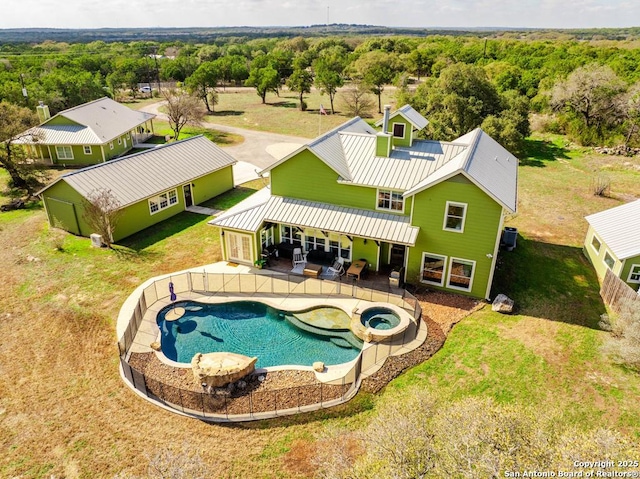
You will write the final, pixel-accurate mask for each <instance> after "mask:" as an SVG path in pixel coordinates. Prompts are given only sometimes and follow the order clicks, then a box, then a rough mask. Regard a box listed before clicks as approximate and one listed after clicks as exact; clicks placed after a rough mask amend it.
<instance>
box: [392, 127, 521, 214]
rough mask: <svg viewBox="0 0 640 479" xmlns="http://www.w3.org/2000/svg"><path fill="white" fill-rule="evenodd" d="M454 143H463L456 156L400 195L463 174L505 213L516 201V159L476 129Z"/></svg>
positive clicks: (411, 192) (417, 191)
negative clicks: (463, 146)
mask: <svg viewBox="0 0 640 479" xmlns="http://www.w3.org/2000/svg"><path fill="white" fill-rule="evenodd" d="M454 143H456V144H467V147H466V148H465V149H464V150H461V151H460V152H459V153H458V154H457V155H456V156H453V157H452V158H450V160H449V161H448V162H446V163H444V164H443V165H442V166H441V167H440V168H438V169H436V170H435V171H433V172H432V173H431V174H430V175H428V176H427V177H425V178H424V179H423V180H422V181H420V182H419V183H417V184H416V185H415V186H413V187H412V188H411V189H409V190H408V191H405V193H404V196H405V197H407V196H411V195H415V194H416V193H419V192H420V191H423V190H425V189H427V188H429V187H430V186H432V185H434V184H437V183H439V182H440V181H442V180H444V179H446V178H450V177H451V176H453V175H455V174H458V173H463V174H465V176H467V177H468V178H469V179H470V180H472V181H473V182H475V184H476V185H478V186H479V187H480V188H482V189H483V190H484V191H485V192H486V193H487V194H489V195H490V196H491V197H493V198H494V199H495V200H496V201H497V202H499V203H500V204H501V205H502V206H504V207H505V208H507V209H508V210H509V211H516V209H517V202H518V195H517V189H518V159H517V158H516V157H515V156H513V155H512V154H511V153H509V152H508V151H507V150H506V149H505V148H503V147H502V146H501V145H500V144H499V143H498V142H497V141H495V140H494V139H493V138H491V137H490V136H489V135H487V134H486V133H485V132H483V131H482V130H481V129H480V128H476V129H475V130H473V131H471V132H469V133H467V134H466V135H463V136H461V137H460V138H458V139H457V140H455V141H454Z"/></svg>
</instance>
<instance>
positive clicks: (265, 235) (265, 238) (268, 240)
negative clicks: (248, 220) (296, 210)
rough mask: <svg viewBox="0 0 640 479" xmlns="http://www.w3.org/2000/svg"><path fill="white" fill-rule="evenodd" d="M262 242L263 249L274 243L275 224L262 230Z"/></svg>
mask: <svg viewBox="0 0 640 479" xmlns="http://www.w3.org/2000/svg"><path fill="white" fill-rule="evenodd" d="M260 244H261V245H262V249H263V250H264V249H267V247H269V246H271V245H272V244H273V226H271V227H269V228H264V229H262V230H261V231H260Z"/></svg>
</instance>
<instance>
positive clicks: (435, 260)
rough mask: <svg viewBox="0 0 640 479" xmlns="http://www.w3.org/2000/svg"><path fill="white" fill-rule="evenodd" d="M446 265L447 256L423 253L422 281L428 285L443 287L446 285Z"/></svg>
mask: <svg viewBox="0 0 640 479" xmlns="http://www.w3.org/2000/svg"><path fill="white" fill-rule="evenodd" d="M446 264H447V257H446V256H440V255H439V254H432V253H422V274H421V275H420V281H421V282H423V283H427V284H434V285H436V286H442V285H443V284H444V274H445V267H446Z"/></svg>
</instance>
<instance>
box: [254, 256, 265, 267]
mask: <svg viewBox="0 0 640 479" xmlns="http://www.w3.org/2000/svg"><path fill="white" fill-rule="evenodd" d="M253 264H255V265H256V268H258V269H262V268H264V267H265V266H266V265H267V260H266V259H265V258H260V259H257V260H256V261H255V262H254V263H253Z"/></svg>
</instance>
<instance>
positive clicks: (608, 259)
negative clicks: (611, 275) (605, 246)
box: [603, 251, 616, 270]
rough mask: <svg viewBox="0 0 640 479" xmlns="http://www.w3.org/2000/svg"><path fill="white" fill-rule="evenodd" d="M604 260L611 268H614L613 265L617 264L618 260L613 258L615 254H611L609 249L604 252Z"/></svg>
mask: <svg viewBox="0 0 640 479" xmlns="http://www.w3.org/2000/svg"><path fill="white" fill-rule="evenodd" d="M603 261H604V264H606V265H607V266H608V267H609V269H611V270H613V266H614V265H615V264H616V260H615V259H613V256H611V255H610V254H609V252H608V251H607V252H606V253H605V254H604V260H603Z"/></svg>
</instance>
